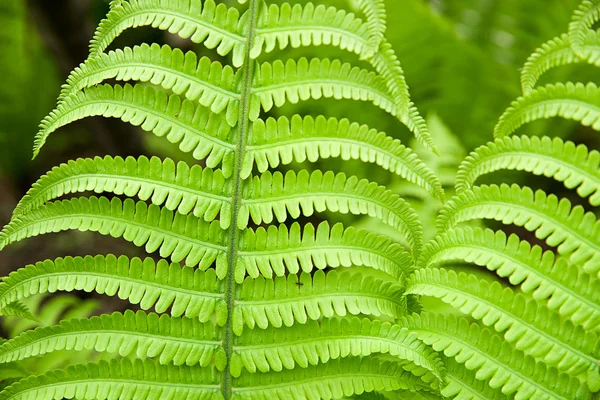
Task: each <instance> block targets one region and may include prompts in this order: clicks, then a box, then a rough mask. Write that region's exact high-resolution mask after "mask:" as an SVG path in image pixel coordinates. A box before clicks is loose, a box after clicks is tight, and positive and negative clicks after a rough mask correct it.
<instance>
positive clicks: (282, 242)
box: [235, 222, 414, 283]
mask: <svg viewBox="0 0 600 400" xmlns="http://www.w3.org/2000/svg"><path fill="white" fill-rule="evenodd" d="M239 256H240V259H239V262H238V265H237V268H236V271H235V279H236V282H238V283H241V282H242V280H243V278H244V277H245V274H246V273H247V274H248V275H249V276H250V277H252V278H256V277H258V276H259V275H262V276H264V277H266V278H272V277H273V274H275V275H276V276H284V275H285V274H286V273H287V272H289V273H292V274H295V273H297V272H299V271H300V270H302V271H303V272H311V271H312V270H313V269H314V268H317V269H325V268H327V267H332V268H336V267H340V266H342V267H350V266H353V265H355V266H367V267H371V268H374V269H377V270H380V271H383V272H385V273H387V274H389V275H391V276H392V277H394V278H396V279H401V278H402V277H405V276H406V275H407V274H408V273H409V272H410V270H412V268H413V264H414V262H413V259H412V257H411V256H410V255H409V254H408V253H407V252H406V251H404V248H403V247H402V246H401V245H399V244H396V243H393V242H392V241H391V240H390V239H388V238H387V237H385V236H380V235H377V234H375V233H371V232H368V231H366V230H361V229H355V228H353V227H350V228H347V229H344V227H343V226H342V224H335V225H333V226H332V227H330V226H329V223H328V222H322V223H320V224H319V225H318V226H317V227H316V228H315V227H314V226H313V225H312V224H307V225H305V226H304V227H301V225H300V224H298V223H294V224H292V226H291V227H290V228H288V227H287V226H285V225H280V226H279V227H276V226H274V225H271V226H269V227H268V228H267V229H265V228H258V229H257V230H256V231H252V230H249V229H248V230H246V231H244V235H243V236H242V237H241V238H240V251H239Z"/></svg>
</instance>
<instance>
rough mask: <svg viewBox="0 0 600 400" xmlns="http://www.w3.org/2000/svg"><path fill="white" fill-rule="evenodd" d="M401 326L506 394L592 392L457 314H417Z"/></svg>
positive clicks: (568, 397) (568, 398) (569, 396)
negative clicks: (457, 316) (458, 316)
mask: <svg viewBox="0 0 600 400" xmlns="http://www.w3.org/2000/svg"><path fill="white" fill-rule="evenodd" d="M399 324H400V325H403V326H406V327H407V328H408V329H409V330H411V331H413V332H415V333H416V334H417V336H418V337H419V338H420V339H421V340H423V341H424V342H425V343H427V344H429V345H431V346H433V348H434V349H435V350H437V351H440V352H443V353H444V354H445V355H446V356H448V357H453V358H454V359H455V360H456V361H457V362H458V363H460V364H463V365H464V368H466V369H468V370H469V371H473V372H474V374H475V378H476V379H478V380H482V381H486V382H487V383H488V385H489V386H490V387H492V388H494V389H499V390H501V391H502V393H503V394H505V395H507V396H510V395H514V396H515V397H516V398H519V399H535V400H538V399H540V400H541V399H545V400H554V399H563V400H573V399H582V400H583V399H585V398H587V396H588V395H589V392H588V391H587V390H585V388H584V387H582V385H581V383H580V382H579V380H578V379H576V378H570V377H569V376H568V375H566V374H564V373H562V374H561V373H558V371H557V370H556V369H555V368H552V367H548V366H547V365H546V364H544V363H543V362H536V361H535V360H534V359H533V358H532V357H531V356H527V355H525V354H523V353H522V352H521V351H519V350H516V349H514V348H513V347H512V346H511V345H510V344H509V343H508V342H506V341H504V340H502V339H501V338H500V337H499V336H497V335H495V334H493V333H492V332H490V331H489V330H488V329H482V328H480V326H479V325H478V324H471V325H470V324H469V322H468V321H467V320H466V319H464V318H461V319H457V318H456V316H454V315H453V314H449V315H447V316H446V315H437V314H429V313H422V314H413V315H412V316H408V317H405V318H402V319H401V320H400V321H399Z"/></svg>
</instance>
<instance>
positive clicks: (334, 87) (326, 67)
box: [250, 58, 398, 120]
mask: <svg viewBox="0 0 600 400" xmlns="http://www.w3.org/2000/svg"><path fill="white" fill-rule="evenodd" d="M252 92H253V95H254V97H253V100H252V103H251V106H250V107H251V110H250V120H255V119H256V118H257V117H258V113H259V111H260V108H259V105H260V106H262V108H263V109H264V110H265V111H269V110H271V109H272V108H273V106H275V107H281V106H282V105H284V104H285V103H287V102H290V103H292V104H296V103H298V102H300V101H305V100H308V99H310V98H315V99H319V98H321V97H324V98H335V99H350V100H357V101H358V100H360V101H369V102H372V103H373V104H374V105H376V106H378V107H380V108H381V109H383V110H385V111H387V112H388V113H390V114H392V115H394V116H397V115H398V113H397V106H396V104H395V102H394V99H393V97H392V96H391V95H390V94H389V93H388V90H387V87H386V85H385V82H384V81H383V79H382V78H381V77H380V76H379V75H376V74H375V73H374V72H369V71H367V70H365V69H361V68H359V67H353V66H352V65H351V64H349V63H342V62H341V61H340V60H329V59H318V58H313V59H311V60H310V61H309V60H308V59H306V58H300V59H299V60H298V61H294V60H292V59H290V60H287V61H286V62H285V63H284V62H283V61H280V60H277V61H275V62H273V63H263V64H261V65H260V68H259V69H258V70H257V76H256V83H255V85H254V88H253V90H252Z"/></svg>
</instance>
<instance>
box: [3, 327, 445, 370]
mask: <svg viewBox="0 0 600 400" xmlns="http://www.w3.org/2000/svg"><path fill="white" fill-rule="evenodd" d="M239 342H240V343H239V345H236V346H234V348H235V350H234V355H233V357H232V361H231V362H232V366H231V368H232V374H233V376H234V377H238V376H240V374H241V372H242V367H243V368H245V369H246V370H247V371H249V372H251V373H255V372H257V371H260V372H268V371H271V370H273V371H281V370H283V369H294V368H295V367H296V366H297V365H298V366H300V367H301V368H307V367H308V366H309V365H318V364H319V363H326V362H328V361H329V360H332V359H338V358H345V357H349V356H353V357H356V356H360V357H367V356H370V355H373V354H375V353H384V354H389V355H390V356H393V357H397V358H399V359H400V360H406V361H410V362H412V363H414V364H415V365H416V366H418V367H422V368H423V369H424V370H426V371H427V372H426V374H423V375H420V376H422V379H424V380H426V381H434V380H436V379H437V380H439V381H441V380H442V379H443V378H442V377H443V373H444V366H443V364H442V362H441V360H440V359H439V357H438V356H437V353H435V352H434V351H433V350H431V348H429V347H428V346H426V345H425V344H423V342H421V341H420V340H418V339H417V338H416V336H414V335H412V334H410V333H409V332H408V331H407V330H405V329H402V328H401V327H399V326H397V325H392V324H390V323H381V322H378V321H376V322H372V321H370V320H369V319H360V318H352V319H323V320H322V321H321V322H320V323H317V322H315V321H309V322H307V323H306V324H303V325H300V326H293V327H291V328H281V329H272V328H270V329H266V330H262V329H253V330H246V331H244V333H243V334H242V336H241V337H240V339H239ZM0 349H1V347H0ZM426 375H430V376H426Z"/></svg>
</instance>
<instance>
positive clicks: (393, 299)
mask: <svg viewBox="0 0 600 400" xmlns="http://www.w3.org/2000/svg"><path fill="white" fill-rule="evenodd" d="M403 293H404V288H403V287H402V286H401V285H400V284H399V283H398V282H397V281H396V280H394V279H389V278H383V277H374V276H373V275H372V274H368V273H360V272H353V271H352V270H349V271H342V272H338V271H335V270H334V271H329V272H327V273H325V272H323V271H321V270H319V271H316V272H315V273H314V274H312V275H311V274H307V273H303V274H300V276H299V277H298V276H297V275H288V276H287V277H275V278H274V279H272V280H270V279H265V278H262V277H259V278H257V279H250V278H247V279H246V280H245V281H244V284H243V285H242V288H241V291H240V295H239V297H238V299H237V300H236V308H235V310H234V314H233V329H234V332H236V333H237V334H241V332H242V329H243V325H244V324H246V325H247V326H248V327H249V328H254V327H255V326H256V327H258V328H261V329H266V328H267V327H268V326H269V325H272V326H274V327H276V328H279V327H281V326H283V325H285V326H288V327H290V326H293V325H294V324H295V323H296V322H297V323H300V324H305V323H306V322H307V321H308V320H309V319H310V320H318V319H319V318H321V317H327V318H331V317H335V316H340V317H344V316H346V315H348V314H350V315H359V314H364V315H374V316H390V317H393V318H398V317H400V316H401V315H405V314H406V298H405V297H404V295H403ZM294 326H295V325H294Z"/></svg>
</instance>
